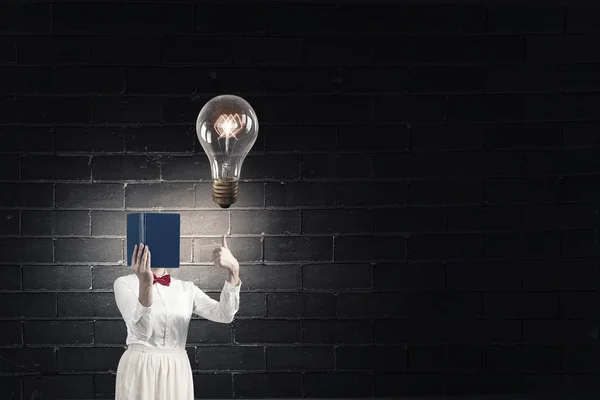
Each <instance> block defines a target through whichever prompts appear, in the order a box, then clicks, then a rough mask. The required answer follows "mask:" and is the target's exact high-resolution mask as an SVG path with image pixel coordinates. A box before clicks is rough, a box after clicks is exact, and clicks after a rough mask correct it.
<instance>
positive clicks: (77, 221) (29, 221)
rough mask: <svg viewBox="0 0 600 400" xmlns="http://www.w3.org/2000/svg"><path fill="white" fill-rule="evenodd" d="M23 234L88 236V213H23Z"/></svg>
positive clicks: (26, 211) (32, 211)
mask: <svg viewBox="0 0 600 400" xmlns="http://www.w3.org/2000/svg"><path fill="white" fill-rule="evenodd" d="M21 233H22V234H23V235H26V236H50V235H52V236H88V235H89V234H90V213H89V212H87V211H34V210H31V211H29V210H25V211H22V213H21Z"/></svg>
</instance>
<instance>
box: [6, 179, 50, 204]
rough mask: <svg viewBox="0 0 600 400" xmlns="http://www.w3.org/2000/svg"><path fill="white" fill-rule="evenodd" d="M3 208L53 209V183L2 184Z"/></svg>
mask: <svg viewBox="0 0 600 400" xmlns="http://www.w3.org/2000/svg"><path fill="white" fill-rule="evenodd" d="M0 188H2V189H3V190H1V191H0V205H1V206H2V207H25V208H31V207H52V205H53V201H54V199H53V196H54V188H53V185H52V184H51V183H2V184H0Z"/></svg>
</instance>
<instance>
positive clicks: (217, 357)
mask: <svg viewBox="0 0 600 400" xmlns="http://www.w3.org/2000/svg"><path fill="white" fill-rule="evenodd" d="M201 351H202V357H200V358H199V359H198V370H200V371H213V370H242V371H252V370H264V368H265V357H264V351H265V350H264V348H263V347H262V346H243V347H232V346H227V347H225V346H211V347H203V348H202V349H201Z"/></svg>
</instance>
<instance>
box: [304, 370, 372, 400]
mask: <svg viewBox="0 0 600 400" xmlns="http://www.w3.org/2000/svg"><path fill="white" fill-rule="evenodd" d="M303 383H304V395H305V396H306V397H368V396H371V394H372V393H373V378H372V376H371V374H370V373H368V372H337V371H336V372H333V373H329V372H307V373H305V374H304V380H303Z"/></svg>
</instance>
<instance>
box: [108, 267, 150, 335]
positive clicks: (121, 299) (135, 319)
mask: <svg viewBox="0 0 600 400" xmlns="http://www.w3.org/2000/svg"><path fill="white" fill-rule="evenodd" d="M113 289H114V291H115V300H116V303H117V307H118V308H119V311H120V312H121V315H122V316H123V320H124V321H125V324H126V325H127V329H128V331H130V332H131V333H132V334H133V335H134V336H135V337H137V338H138V339H139V340H141V341H143V342H145V341H147V340H148V339H149V338H150V336H152V305H150V306H149V307H145V306H144V305H142V303H140V300H139V288H136V290H134V289H133V288H132V287H131V286H130V285H129V284H128V282H127V281H126V280H125V279H123V278H118V279H117V280H115V283H114V285H113Z"/></svg>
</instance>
